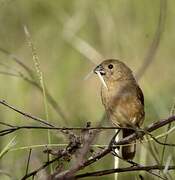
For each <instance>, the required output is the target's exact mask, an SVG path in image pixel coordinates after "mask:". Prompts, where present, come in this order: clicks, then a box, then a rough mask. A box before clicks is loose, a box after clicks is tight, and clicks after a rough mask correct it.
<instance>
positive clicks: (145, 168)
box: [75, 165, 175, 179]
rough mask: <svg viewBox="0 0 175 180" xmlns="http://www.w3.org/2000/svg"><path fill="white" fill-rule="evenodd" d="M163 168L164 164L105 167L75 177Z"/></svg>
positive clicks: (173, 168) (172, 167)
mask: <svg viewBox="0 0 175 180" xmlns="http://www.w3.org/2000/svg"><path fill="white" fill-rule="evenodd" d="M163 169H165V166H160V165H153V166H131V167H126V168H117V169H107V170H101V171H95V172H90V173H83V174H79V175H76V176H75V178H76V179H80V178H85V177H94V176H105V175H108V174H113V173H120V172H130V171H132V172H133V171H152V170H163ZM168 170H175V166H169V167H168Z"/></svg>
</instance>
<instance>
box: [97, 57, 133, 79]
mask: <svg viewBox="0 0 175 180" xmlns="http://www.w3.org/2000/svg"><path fill="white" fill-rule="evenodd" d="M94 73H96V74H98V75H101V76H102V78H103V79H104V81H105V82H106V81H107V82H115V81H122V80H130V79H133V78H134V77H133V75H132V71H131V69H130V68H129V67H128V66H126V65H125V64H124V63H123V62H121V61H119V60H117V59H108V60H105V61H103V62H102V63H101V64H99V65H98V66H97V67H96V68H95V69H94Z"/></svg>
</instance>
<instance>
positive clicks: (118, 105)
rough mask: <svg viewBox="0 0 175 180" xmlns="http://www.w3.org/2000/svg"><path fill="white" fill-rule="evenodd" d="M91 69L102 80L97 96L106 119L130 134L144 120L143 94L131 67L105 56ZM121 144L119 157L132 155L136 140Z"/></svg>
mask: <svg viewBox="0 0 175 180" xmlns="http://www.w3.org/2000/svg"><path fill="white" fill-rule="evenodd" d="M94 72H95V73H96V74H98V75H99V76H100V78H101V80H102V82H103V84H104V86H102V88H101V99H102V103H103V105H104V107H105V110H106V114H107V117H108V119H110V120H111V121H112V123H113V124H114V125H115V126H117V127H124V128H127V127H128V128H130V129H123V130H122V132H123V138H125V137H127V136H129V135H131V134H132V133H133V132H134V130H132V129H131V128H134V129H136V128H137V127H140V125H141V124H142V123H143V120H144V115H145V113H144V96H143V93H142V90H141V89H140V87H139V86H138V84H137V82H136V80H135V78H134V76H133V74H132V71H131V70H130V68H129V67H127V66H126V65H125V64H124V63H123V62H121V61H119V60H115V59H108V60H105V61H103V62H102V63H101V64H100V65H98V66H97V67H96V68H95V69H94ZM132 143H133V144H130V145H127V146H123V147H122V157H123V158H124V159H128V160H129V159H133V158H134V155H135V151H136V144H135V142H132Z"/></svg>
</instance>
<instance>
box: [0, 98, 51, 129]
mask: <svg viewBox="0 0 175 180" xmlns="http://www.w3.org/2000/svg"><path fill="white" fill-rule="evenodd" d="M0 104H2V105H4V106H6V107H8V108H10V109H12V110H14V111H16V112H18V113H19V114H22V115H23V116H25V117H28V118H30V119H33V120H35V121H37V122H40V123H42V124H45V125H47V126H50V127H54V125H52V124H50V123H48V122H46V121H45V120H43V119H41V118H38V117H36V116H33V115H31V114H28V113H26V112H22V111H21V110H19V109H17V108H15V107H13V106H11V105H9V104H8V103H7V102H6V101H5V100H0Z"/></svg>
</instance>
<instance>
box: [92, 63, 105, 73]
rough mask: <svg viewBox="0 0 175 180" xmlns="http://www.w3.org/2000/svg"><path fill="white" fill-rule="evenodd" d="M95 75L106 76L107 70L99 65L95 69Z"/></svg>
mask: <svg viewBox="0 0 175 180" xmlns="http://www.w3.org/2000/svg"><path fill="white" fill-rule="evenodd" d="M94 73H96V74H98V73H100V74H101V75H105V74H106V73H105V70H104V68H103V66H102V65H98V66H97V67H96V68H95V69H94Z"/></svg>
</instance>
